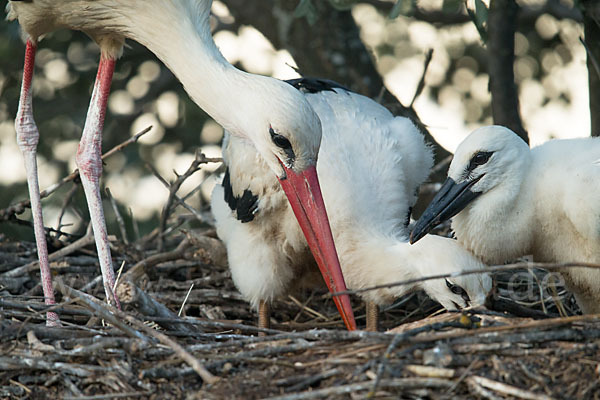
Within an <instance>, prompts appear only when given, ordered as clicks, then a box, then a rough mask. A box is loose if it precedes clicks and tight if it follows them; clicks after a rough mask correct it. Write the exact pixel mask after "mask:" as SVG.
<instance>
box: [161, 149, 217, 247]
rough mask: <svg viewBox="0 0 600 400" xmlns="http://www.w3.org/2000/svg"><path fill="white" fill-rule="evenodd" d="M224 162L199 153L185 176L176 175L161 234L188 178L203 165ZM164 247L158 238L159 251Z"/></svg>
mask: <svg viewBox="0 0 600 400" xmlns="http://www.w3.org/2000/svg"><path fill="white" fill-rule="evenodd" d="M222 161H223V160H222V159H221V158H208V157H206V156H205V155H204V153H200V152H198V151H197V152H196V156H195V157H194V161H192V163H191V164H190V166H189V167H188V169H187V170H186V171H185V172H184V173H183V175H177V174H176V175H177V179H175V182H173V183H172V184H171V185H169V198H168V199H167V203H166V204H165V207H164V208H163V212H162V215H161V219H160V226H159V229H160V232H164V231H165V228H166V226H167V219H168V218H169V215H171V208H172V204H173V201H175V197H176V196H177V191H178V190H179V188H180V187H181V185H182V184H183V182H185V180H186V179H187V178H189V177H190V176H192V175H193V174H195V173H196V172H197V171H199V170H200V166H201V165H202V164H207V163H211V162H222ZM149 167H150V168H151V170H152V172H153V173H154V174H155V175H157V176H158V172H157V171H156V170H155V169H154V168H153V167H152V166H150V165H149ZM161 181H164V179H161ZM181 202H182V203H183V200H181ZM186 208H187V207H186ZM198 214H199V213H198ZM195 215H196V214H195ZM162 247H163V236H162V235H161V236H159V237H158V250H159V251H161V250H162Z"/></svg>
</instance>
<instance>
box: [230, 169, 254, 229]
mask: <svg viewBox="0 0 600 400" xmlns="http://www.w3.org/2000/svg"><path fill="white" fill-rule="evenodd" d="M221 185H222V186H223V193H224V196H223V197H224V198H225V202H226V203H227V205H228V206H229V208H230V209H231V211H233V212H234V214H235V217H236V218H237V219H238V220H239V221H240V222H250V221H252V220H253V219H254V215H255V214H256V209H257V207H258V196H257V195H255V194H253V193H252V192H251V191H250V190H249V189H246V190H244V193H242V195H241V196H239V197H238V196H236V195H234V194H233V188H232V187H231V176H230V175H229V168H227V169H226V170H225V176H224V177H223V183H222V184H221Z"/></svg>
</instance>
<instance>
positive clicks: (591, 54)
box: [582, 0, 600, 136]
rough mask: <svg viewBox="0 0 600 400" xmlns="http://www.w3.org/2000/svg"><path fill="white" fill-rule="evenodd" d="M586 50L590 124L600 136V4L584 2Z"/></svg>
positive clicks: (595, 133) (593, 130)
mask: <svg viewBox="0 0 600 400" xmlns="http://www.w3.org/2000/svg"><path fill="white" fill-rule="evenodd" d="M582 5H583V28H584V34H585V48H586V50H587V69H588V85H589V96H590V122H591V125H592V130H591V131H592V132H591V133H592V136H600V25H599V24H600V4H599V3H598V2H597V1H596V0H594V1H591V0H588V1H584V2H582Z"/></svg>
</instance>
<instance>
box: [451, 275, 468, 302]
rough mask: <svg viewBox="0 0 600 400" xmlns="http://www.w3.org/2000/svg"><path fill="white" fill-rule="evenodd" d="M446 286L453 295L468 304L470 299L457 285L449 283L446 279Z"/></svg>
mask: <svg viewBox="0 0 600 400" xmlns="http://www.w3.org/2000/svg"><path fill="white" fill-rule="evenodd" d="M446 286H448V289H450V291H451V292H452V293H454V294H456V295H459V296H460V297H462V299H463V300H464V301H466V302H467V303H469V302H470V301H471V298H470V297H469V294H468V293H467V291H466V290H465V289H463V288H462V287H460V286H458V285H455V284H454V283H452V282H450V281H449V280H448V279H446Z"/></svg>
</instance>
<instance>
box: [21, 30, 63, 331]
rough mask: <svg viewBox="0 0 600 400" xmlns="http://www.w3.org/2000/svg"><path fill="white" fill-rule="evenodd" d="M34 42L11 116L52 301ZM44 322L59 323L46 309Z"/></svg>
mask: <svg viewBox="0 0 600 400" xmlns="http://www.w3.org/2000/svg"><path fill="white" fill-rule="evenodd" d="M36 47H37V45H36V43H34V42H33V41H31V40H27V48H26V50H25V66H24V67H23V83H22V85H21V97H20V98H19V110H18V111H17V118H16V120H15V130H16V131H17V144H18V145H19V148H20V149H21V152H22V153H23V158H24V159H25V171H26V173H27V186H28V187H29V199H30V201H31V214H32V216H33V228H34V232H35V242H36V244H37V251H38V259H39V261H40V275H41V280H42V289H43V291H44V300H45V302H46V304H47V305H52V304H55V303H56V301H55V299H54V289H53V288H52V275H51V273H50V266H49V265H48V247H47V245H46V233H45V231H44V220H43V218H42V204H41V200H40V186H39V183H38V173H37V160H36V151H37V145H38V141H39V138H40V134H39V132H38V128H37V126H36V124H35V121H34V120H33V107H32V95H31V81H32V79H33V69H34V63H35V50H36ZM46 325H48V326H60V321H59V319H58V315H57V314H56V313H55V312H50V311H49V312H48V313H46Z"/></svg>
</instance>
